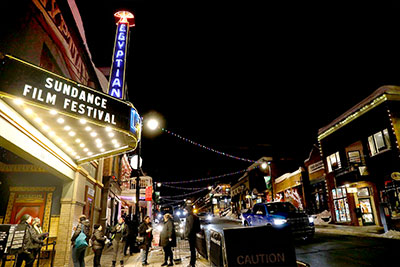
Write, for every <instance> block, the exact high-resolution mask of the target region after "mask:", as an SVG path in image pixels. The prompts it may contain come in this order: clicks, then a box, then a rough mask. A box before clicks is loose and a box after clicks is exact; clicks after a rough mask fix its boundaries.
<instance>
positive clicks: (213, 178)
mask: <svg viewBox="0 0 400 267" xmlns="http://www.w3.org/2000/svg"><path fill="white" fill-rule="evenodd" d="M259 167H260V165H256V166H254V167H249V168H247V169H244V170H240V171H236V172H230V173H225V174H221V175H216V176H210V177H205V178H199V179H194V180H181V181H171V182H163V183H162V184H163V186H164V185H165V186H167V185H169V184H187V183H196V182H202V181H208V180H215V179H220V178H225V177H228V176H232V175H236V174H241V173H245V172H246V171H251V170H254V169H257V168H259Z"/></svg>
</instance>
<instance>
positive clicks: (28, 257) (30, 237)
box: [16, 214, 43, 267]
mask: <svg viewBox="0 0 400 267" xmlns="http://www.w3.org/2000/svg"><path fill="white" fill-rule="evenodd" d="M31 222H32V217H31V216H30V215H29V214H25V215H23V216H22V217H21V222H20V224H21V225H26V231H25V237H24V243H23V246H22V248H23V249H22V251H21V253H18V259H17V262H16V266H17V267H20V266H21V265H22V262H23V261H25V266H26V267H32V266H33V262H34V261H35V257H34V250H35V249H36V246H37V244H40V245H43V241H42V240H40V239H39V237H38V235H37V234H36V232H35V230H34V229H33V228H32V226H31Z"/></svg>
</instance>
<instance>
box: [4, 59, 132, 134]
mask: <svg viewBox="0 0 400 267" xmlns="http://www.w3.org/2000/svg"><path fill="white" fill-rule="evenodd" d="M0 91H1V92H4V93H6V94H8V95H11V96H14V97H18V98H21V99H23V100H25V101H30V102H34V103H35V104H37V105H40V106H44V107H46V108H47V109H56V110H58V111H60V112H64V113H68V114H71V115H73V116H74V117H79V118H84V119H87V120H90V121H95V122H97V123H99V124H101V125H104V126H110V127H113V128H114V127H115V128H120V129H122V130H126V131H128V132H132V133H135V134H138V130H140V128H139V129H138V127H139V124H140V123H139V121H138V120H139V119H138V118H140V117H139V116H138V113H137V111H136V110H135V109H134V108H133V106H132V104H130V103H129V102H123V101H120V100H117V99H115V98H112V97H110V96H108V95H106V94H103V93H102V92H100V91H96V90H93V89H91V88H89V87H86V86H84V85H81V84H78V83H76V82H74V81H72V80H69V79H66V78H64V77H62V76H59V75H57V74H54V73H51V72H49V71H47V70H44V69H41V68H40V67H37V66H35V65H33V64H30V63H27V62H24V61H22V60H20V59H17V58H14V57H11V56H7V57H6V58H5V60H4V61H3V64H1V65H0ZM131 116H133V118H131Z"/></svg>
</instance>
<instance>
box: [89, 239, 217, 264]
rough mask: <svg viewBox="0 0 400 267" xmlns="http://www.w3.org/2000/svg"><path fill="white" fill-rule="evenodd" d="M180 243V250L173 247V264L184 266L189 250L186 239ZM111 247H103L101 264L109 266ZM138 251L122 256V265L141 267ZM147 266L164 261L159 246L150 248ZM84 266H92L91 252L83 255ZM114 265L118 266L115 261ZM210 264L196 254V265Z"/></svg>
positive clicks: (186, 262) (187, 261) (187, 260)
mask: <svg viewBox="0 0 400 267" xmlns="http://www.w3.org/2000/svg"><path fill="white" fill-rule="evenodd" d="M181 242H182V243H181V244H180V248H181V251H179V249H178V248H175V249H174V252H173V253H174V266H183V267H186V266H188V265H189V261H190V251H189V244H188V241H186V240H182V241H181ZM112 255H113V252H112V248H107V249H104V251H103V255H102V257H101V266H102V267H109V266H111V262H112ZM139 257H140V253H134V254H133V255H132V256H126V257H125V258H124V266H126V267H141V266H142V262H141V261H140V258H139ZM179 259H180V260H179ZM147 261H148V263H149V265H147V266H148V267H160V266H161V264H163V262H164V253H163V250H162V248H161V247H155V248H152V249H151V251H150V252H149V256H148V260H147ZM85 266H86V267H92V266H93V254H91V255H89V256H86V257H85ZM116 266H120V264H119V262H117V265H116ZM209 266H210V264H209V263H208V261H207V260H206V259H204V258H203V257H201V256H200V255H199V254H197V260H196V267H209Z"/></svg>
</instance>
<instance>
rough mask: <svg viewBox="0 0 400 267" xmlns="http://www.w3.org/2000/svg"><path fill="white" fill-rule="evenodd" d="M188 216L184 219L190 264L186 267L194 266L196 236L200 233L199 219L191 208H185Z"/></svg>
mask: <svg viewBox="0 0 400 267" xmlns="http://www.w3.org/2000/svg"><path fill="white" fill-rule="evenodd" d="M185 209H186V211H187V212H188V215H187V217H186V225H185V238H187V239H188V240H189V247H190V264H189V265H188V267H195V266H196V234H197V233H198V232H200V231H201V228H200V219H199V217H197V216H196V215H195V214H194V213H193V208H192V206H190V205H188V206H186V208H185Z"/></svg>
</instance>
